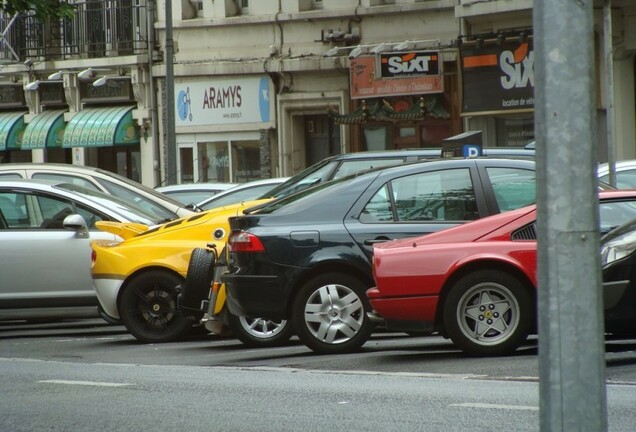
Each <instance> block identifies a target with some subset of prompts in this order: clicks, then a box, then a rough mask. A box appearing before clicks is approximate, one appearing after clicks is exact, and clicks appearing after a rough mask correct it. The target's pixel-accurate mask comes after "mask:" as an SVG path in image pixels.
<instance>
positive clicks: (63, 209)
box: [0, 180, 162, 320]
mask: <svg viewBox="0 0 636 432" xmlns="http://www.w3.org/2000/svg"><path fill="white" fill-rule="evenodd" d="M161 219H162V218H161V217H157V216H156V215H154V214H152V213H149V212H147V211H145V210H143V209H140V208H136V207H134V206H131V205H130V204H129V203H127V202H125V201H123V200H120V199H118V198H117V197H114V196H112V195H106V194H103V193H101V192H96V191H93V190H90V189H85V188H83V187H81V186H77V185H73V184H68V183H62V184H57V185H56V184H53V182H50V181H49V182H46V181H37V180H0V275H2V282H1V283H0V320H7V319H27V320H35V319H44V318H46V319H51V318H58V319H60V318H75V317H86V316H94V317H96V316H98V301H97V296H96V294H95V290H94V289H93V280H92V278H91V269H90V266H91V248H90V246H89V242H90V241H91V240H94V239H106V240H112V241H121V239H120V238H119V237H118V236H116V235H113V234H110V233H107V232H104V231H100V230H98V229H97V228H96V227H95V222H97V221H113V222H134V223H139V224H143V226H140V229H144V228H146V227H145V226H151V225H156V224H157V223H159V222H160V221H161Z"/></svg>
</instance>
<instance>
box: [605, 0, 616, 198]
mask: <svg viewBox="0 0 636 432" xmlns="http://www.w3.org/2000/svg"><path fill="white" fill-rule="evenodd" d="M603 45H604V47H605V76H606V80H605V81H606V84H607V85H606V89H607V90H606V91H607V95H606V97H607V164H608V166H609V184H610V185H611V186H614V187H616V140H615V138H614V136H615V135H614V129H615V127H616V125H615V123H614V48H613V47H612V0H605V4H604V5H603Z"/></svg>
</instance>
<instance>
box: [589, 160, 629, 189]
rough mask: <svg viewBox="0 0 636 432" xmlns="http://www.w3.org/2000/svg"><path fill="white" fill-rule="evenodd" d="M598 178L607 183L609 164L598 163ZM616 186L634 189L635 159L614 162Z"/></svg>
mask: <svg viewBox="0 0 636 432" xmlns="http://www.w3.org/2000/svg"><path fill="white" fill-rule="evenodd" d="M598 179H599V180H601V181H602V182H605V183H609V164H608V163H607V162H605V163H602V164H599V166H598ZM616 188H618V189H636V159H630V160H621V161H617V162H616Z"/></svg>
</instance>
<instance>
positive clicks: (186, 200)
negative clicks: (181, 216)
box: [155, 183, 237, 208]
mask: <svg viewBox="0 0 636 432" xmlns="http://www.w3.org/2000/svg"><path fill="white" fill-rule="evenodd" d="M236 185H237V184H236V183H183V184H177V185H170V186H159V187H156V188H155V190H156V191H157V192H161V193H162V194H165V195H168V196H171V197H172V198H174V199H176V200H177V201H179V202H181V203H183V204H186V207H187V208H191V207H193V205H195V204H196V203H198V202H201V201H203V200H206V199H208V198H211V197H212V196H213V195H216V194H218V193H219V192H223V191H226V190H228V189H231V188H233V187H235V186H236Z"/></svg>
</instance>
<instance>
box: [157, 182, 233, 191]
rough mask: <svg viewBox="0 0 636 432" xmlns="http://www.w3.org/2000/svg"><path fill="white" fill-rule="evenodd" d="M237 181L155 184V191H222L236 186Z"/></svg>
mask: <svg viewBox="0 0 636 432" xmlns="http://www.w3.org/2000/svg"><path fill="white" fill-rule="evenodd" d="M237 185H238V183H181V184H176V185H169V186H157V187H156V188H155V190H156V191H159V192H173V191H191V190H192V191H194V190H203V191H205V190H212V191H214V190H218V191H222V190H223V191H224V190H228V189H231V188H233V187H236V186H237Z"/></svg>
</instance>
